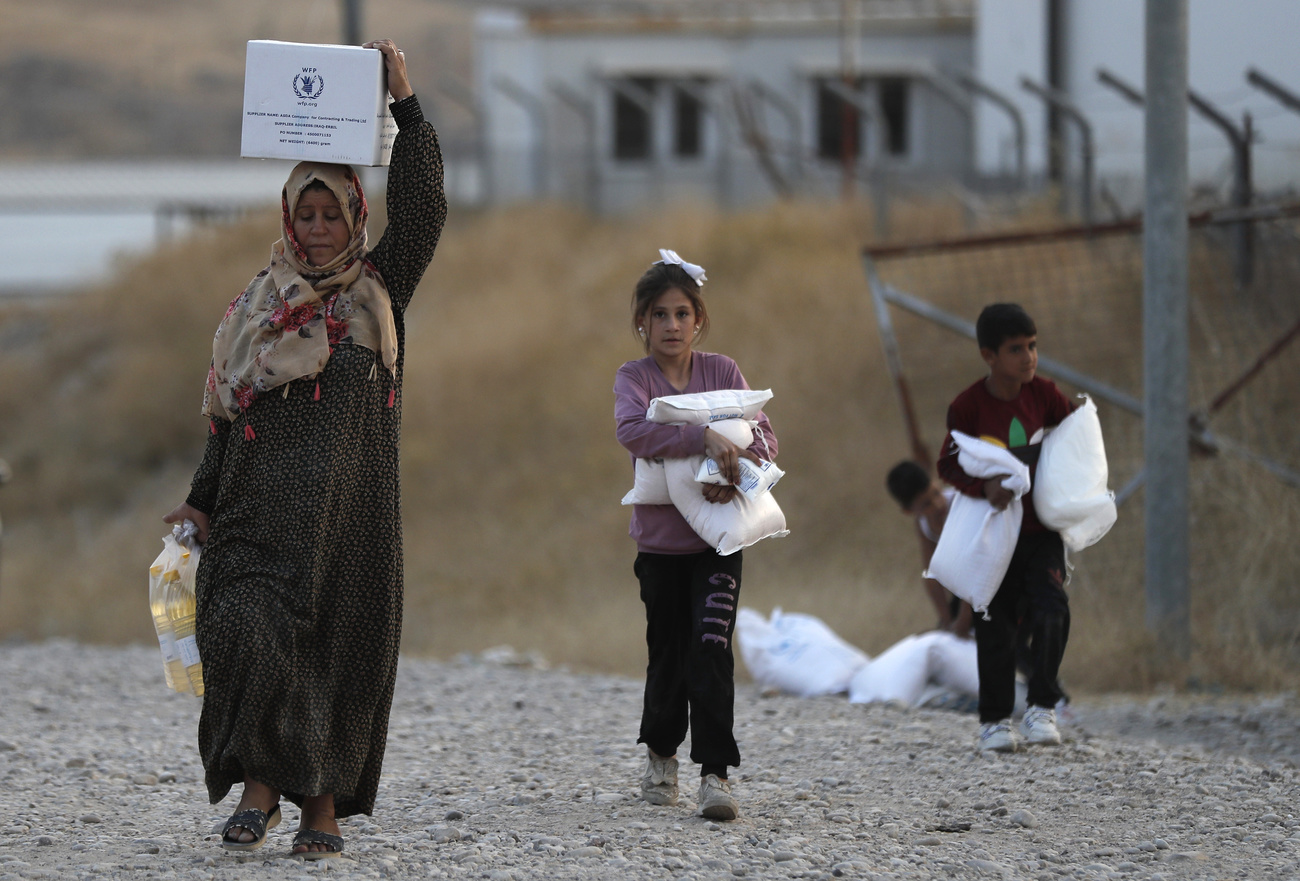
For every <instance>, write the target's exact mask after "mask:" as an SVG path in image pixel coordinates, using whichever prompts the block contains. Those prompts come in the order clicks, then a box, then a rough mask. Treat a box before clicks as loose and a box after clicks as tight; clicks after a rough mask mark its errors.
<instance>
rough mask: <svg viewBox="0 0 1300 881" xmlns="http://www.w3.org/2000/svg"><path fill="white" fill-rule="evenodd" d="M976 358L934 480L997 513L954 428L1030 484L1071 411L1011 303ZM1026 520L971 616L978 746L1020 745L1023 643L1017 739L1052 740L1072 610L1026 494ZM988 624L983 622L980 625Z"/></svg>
mask: <svg viewBox="0 0 1300 881" xmlns="http://www.w3.org/2000/svg"><path fill="white" fill-rule="evenodd" d="M975 335H976V339H977V341H978V342H979V347H980V357H982V358H983V359H984V363H986V364H987V365H988V367H989V373H988V376H986V377H984V378H983V379H981V380H979V381H978V382H976V383H974V384H973V385H971V386H970V387H969V388H967V389H966V390H965V391H963V392H962V393H961V394H959V395H958V396H957V397H956V398H955V399H954V400H953V402H952V404H951V405H950V406H949V407H948V436H947V437H946V438H945V439H944V444H943V452H942V453H941V454H940V456H939V461H938V471H939V475H940V476H941V477H942V478H943V479H944V480H946V481H947V482H948V483H949V484H950V485H951V486H953V487H954V488H955V489H956V490H957V491H958V492H961V493H965V494H966V495H969V496H974V497H976V498H985V499H988V500H989V502H990V503H991V504H992V505H993V507H995V508H997V509H998V510H1002V509H1004V508H1006V506H1007V505H1008V504H1010V502H1011V501H1012V498H1013V495H1012V493H1011V491H1010V490H1007V489H1004V488H1003V487H1002V481H1001V479H1000V478H998V477H994V478H989V479H987V480H982V479H979V478H975V477H971V476H970V475H969V474H967V473H966V472H965V471H963V470H962V468H961V465H960V464H958V461H957V446H956V444H955V443H954V442H953V438H952V432H953V431H960V432H964V433H965V434H968V435H970V436H972V437H977V438H980V439H981V440H985V441H988V442H990V443H994V444H997V445H999V446H1002V447H1005V448H1006V449H1007V450H1009V451H1010V452H1011V453H1012V454H1013V455H1015V456H1016V458H1018V459H1020V460H1021V461H1022V462H1024V463H1025V464H1027V465H1028V466H1029V469H1030V476H1031V479H1032V477H1033V474H1034V470H1035V465H1036V464H1037V462H1038V454H1039V452H1040V451H1041V450H1042V440H1043V433H1044V431H1045V429H1048V428H1051V427H1053V426H1056V425H1059V424H1060V423H1061V420H1063V419H1064V418H1065V417H1066V416H1068V415H1070V412H1071V411H1072V410H1073V409H1074V407H1073V405H1072V404H1071V403H1070V402H1069V401H1068V400H1067V399H1066V397H1065V395H1063V394H1061V391H1060V390H1059V389H1058V388H1057V387H1056V384H1055V383H1053V382H1052V381H1051V380H1047V379H1043V378H1041V377H1039V376H1037V375H1036V373H1037V370H1038V329H1037V327H1036V326H1035V325H1034V321H1033V319H1032V318H1030V317H1029V315H1028V314H1027V313H1026V312H1025V310H1024V309H1022V308H1021V307H1020V306H1018V305H1015V304H1014V303H995V304H994V305H991V306H988V307H986V308H985V309H984V310H983V311H982V312H981V313H980V316H979V319H978V321H977V322H976V324H975ZM1021 502H1022V503H1023V505H1024V519H1023V521H1022V522H1021V525H1020V537H1019V539H1018V540H1017V541H1016V549H1015V553H1014V554H1013V555H1012V558H1011V565H1010V567H1009V568H1008V569H1007V574H1006V577H1004V578H1003V579H1002V584H1001V585H1000V586H999V588H998V592H997V594H996V595H995V596H994V597H993V600H992V602H990V603H989V608H988V615H987V616H982V615H976V616H975V645H976V652H977V656H978V663H979V679H980V698H979V701H980V736H979V748H980V749H981V750H998V751H1001V752H1014V751H1015V750H1016V749H1018V748H1019V740H1018V738H1017V736H1016V731H1015V729H1014V728H1013V727H1012V724H1011V711H1012V708H1013V707H1014V705H1015V677H1016V643H1017V641H1018V638H1019V637H1020V636H1021V635H1022V633H1023V635H1025V636H1027V637H1028V642H1029V652H1030V658H1031V667H1032V671H1033V672H1032V675H1031V676H1030V679H1029V696H1028V709H1027V710H1026V711H1025V715H1024V719H1023V720H1022V723H1021V733H1022V734H1023V735H1024V737H1025V739H1026V740H1027V741H1028V742H1029V743H1036V744H1058V743H1060V742H1061V734H1060V731H1059V730H1058V729H1057V727H1056V709H1055V708H1056V705H1057V702H1058V701H1060V700H1061V698H1062V697H1063V695H1062V693H1061V690H1060V686H1059V684H1058V683H1057V672H1058V671H1059V669H1060V666H1061V658H1062V657H1063V656H1064V654H1065V644H1066V641H1067V639H1068V638H1069V635H1070V604H1069V599H1068V598H1067V597H1066V594H1065V585H1064V582H1065V550H1064V547H1063V545H1062V544H1061V536H1060V535H1059V534H1058V533H1056V532H1052V531H1051V530H1049V529H1048V528H1047V527H1046V526H1044V525H1043V524H1042V523H1040V522H1039V520H1038V516H1037V514H1036V513H1035V512H1034V500H1033V494H1032V493H1027V494H1026V495H1025V496H1023V497H1022V499H1021ZM986 618H987V620H985V619H986Z"/></svg>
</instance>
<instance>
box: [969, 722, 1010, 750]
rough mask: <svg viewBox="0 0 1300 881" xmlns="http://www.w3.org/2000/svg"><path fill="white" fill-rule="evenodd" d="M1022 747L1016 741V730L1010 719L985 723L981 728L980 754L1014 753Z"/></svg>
mask: <svg viewBox="0 0 1300 881" xmlns="http://www.w3.org/2000/svg"><path fill="white" fill-rule="evenodd" d="M1019 747H1020V742H1019V741H1018V740H1017V739H1016V730H1015V729H1014V728H1012V727H1011V720H1010V719H1003V720H1002V721H1001V722H985V723H984V724H983V725H981V726H980V739H979V749H980V752H999V753H1013V752H1015V751H1016V750H1017V749H1019Z"/></svg>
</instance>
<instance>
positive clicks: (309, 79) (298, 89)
mask: <svg viewBox="0 0 1300 881" xmlns="http://www.w3.org/2000/svg"><path fill="white" fill-rule="evenodd" d="M323 91H325V77H323V76H321V75H320V74H319V73H317V72H316V68H314V67H304V68H303V69H302V73H298V74H294V77H293V93H294V94H295V95H297V96H298V97H299V98H308V99H310V98H319V97H320V95H321V92H323Z"/></svg>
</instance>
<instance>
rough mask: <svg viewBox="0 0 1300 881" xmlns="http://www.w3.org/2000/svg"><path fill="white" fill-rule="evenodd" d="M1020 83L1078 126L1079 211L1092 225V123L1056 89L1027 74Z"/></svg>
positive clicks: (1085, 220)
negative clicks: (1079, 166)
mask: <svg viewBox="0 0 1300 881" xmlns="http://www.w3.org/2000/svg"><path fill="white" fill-rule="evenodd" d="M1020 85H1021V87H1022V88H1024V89H1025V91H1027V92H1031V93H1033V94H1035V95H1037V96H1038V97H1039V98H1042V99H1043V100H1044V101H1045V102H1047V104H1048V106H1050V107H1055V108H1056V109H1057V110H1059V111H1061V112H1062V113H1064V114H1065V115H1066V116H1068V117H1070V119H1072V120H1074V123H1075V125H1077V126H1078V127H1079V153H1080V154H1081V155H1080V157H1079V158H1080V161H1081V163H1082V166H1083V167H1082V168H1081V169H1080V172H1081V176H1082V180H1080V182H1079V197H1080V212H1081V213H1082V215H1083V223H1084V225H1085V226H1092V224H1093V213H1092V165H1093V151H1092V124H1091V123H1090V122H1088V117H1086V116H1084V115H1083V111H1081V110H1080V109H1079V108H1078V107H1075V106H1074V104H1073V103H1072V102H1071V101H1070V99H1069V98H1068V97H1066V96H1065V95H1063V94H1062V93H1061V92H1058V91H1057V90H1056V89H1050V88H1048V87H1047V86H1042V85H1039V84H1038V83H1036V82H1034V81H1033V80H1031V79H1030V78H1029V77H1027V76H1022V77H1021V78H1020Z"/></svg>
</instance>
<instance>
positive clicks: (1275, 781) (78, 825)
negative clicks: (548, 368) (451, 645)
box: [0, 641, 1300, 881]
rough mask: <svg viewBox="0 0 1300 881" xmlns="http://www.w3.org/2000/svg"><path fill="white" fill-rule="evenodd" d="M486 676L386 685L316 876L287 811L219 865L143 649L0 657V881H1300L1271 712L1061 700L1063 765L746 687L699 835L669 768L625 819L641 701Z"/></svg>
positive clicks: (199, 796)
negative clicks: (373, 776) (366, 799)
mask: <svg viewBox="0 0 1300 881" xmlns="http://www.w3.org/2000/svg"><path fill="white" fill-rule="evenodd" d="M497 656H500V657H497ZM493 658H495V660H493ZM493 658H488V659H483V658H466V659H462V660H458V661H456V662H451V663H446V662H438V661H432V660H421V659H414V658H404V659H403V660H402V663H401V666H400V669H399V674H398V684H397V692H396V696H395V699H394V706H393V714H392V718H391V721H390V727H389V742H388V753H387V756H386V758H385V763H384V776H383V781H382V783H381V788H380V793H379V800H378V804H377V807H376V813H375V816H373V817H364V816H359V817H349V818H347V819H346V820H344V821H343V823H342V824H341V825H342V830H343V834H344V836H345V838H346V839H347V850H346V852H345V853H344V855H343V856H342V857H341V858H339V859H336V860H327V861H320V862H317V863H308V862H304V861H302V860H301V859H300V858H295V857H291V856H290V855H289V841H290V839H291V837H292V834H293V831H294V829H295V828H296V826H297V819H298V818H297V810H296V809H295V808H293V807H292V806H291V805H289V804H288V803H285V805H284V812H285V820H284V822H283V823H282V824H281V825H280V826H279V827H278V828H276V829H275V830H273V831H272V832H271V833H270V835H269V837H268V840H267V844H266V846H265V847H263V848H262V849H261V850H258V851H255V852H253V853H250V854H232V853H227V852H225V851H223V850H221V848H220V846H219V844H218V842H219V837H220V835H219V830H220V828H221V826H222V824H223V822H224V820H225V818H226V816H227V815H228V814H229V813H230V812H231V811H232V810H233V808H234V804H235V801H236V800H237V794H232V795H231V796H230V797H228V798H227V799H226V800H225V801H224V802H222V803H221V804H219V805H209V804H208V799H207V795H206V791H205V789H204V787H203V769H202V766H201V764H200V762H199V758H198V755H197V753H196V751H195V729H196V726H197V720H198V713H199V707H200V704H199V702H198V701H197V700H195V699H194V698H192V697H188V696H184V695H176V694H171V693H169V692H167V690H166V689H165V688H164V686H163V684H162V672H161V667H160V664H159V661H158V658H157V651H156V649H153V650H151V649H148V648H144V647H133V648H125V649H113V648H93V647H87V646H80V645H76V644H72V643H67V642H58V641H55V642H47V643H42V644H31V645H6V646H3V647H0V695H3V699H2V700H0V738H2V739H0V881H9V879H33V878H77V879H95V881H99V879H119V878H120V879H126V878H136V877H147V876H148V875H150V874H152V875H154V876H157V877H176V878H185V879H195V881H200V879H204V881H205V879H240V878H249V879H253V878H257V879H262V878H265V877H268V876H267V872H268V870H270V871H272V872H273V873H274V874H273V876H272V877H285V878H294V879H297V878H308V879H310V878H315V877H334V876H338V877H348V878H352V877H355V878H358V879H361V878H465V879H484V878H486V879H489V881H493V879H496V881H506V879H509V881H531V879H538V881H540V879H554V878H573V879H608V878H613V877H617V878H619V879H629V881H638V879H645V881H650V879H655V881H660V879H666V878H672V879H683V881H687V879H689V881H712V879H723V878H728V879H730V878H746V879H786V878H790V879H794V878H798V879H830V878H849V879H898V881H902V879H909V881H912V879H919V881H925V879H950V878H1017V879H1018V878H1032V879H1040V878H1041V879H1058V878H1081V879H1102V878H1106V879H1110V878H1123V879H1150V881H1159V879H1175V878H1177V879H1189V878H1191V879H1201V878H1204V879H1209V878H1225V877H1248V878H1289V877H1296V876H1298V875H1300V813H1298V811H1300V808H1297V805H1300V800H1298V798H1297V796H1300V777H1298V776H1297V770H1296V767H1295V764H1294V757H1295V753H1294V749H1295V746H1294V744H1295V737H1294V732H1295V731H1296V730H1297V722H1300V706H1298V705H1297V703H1296V701H1295V700H1294V699H1293V698H1291V697H1289V696H1268V697H1250V696H1244V697H1243V696H1238V697H1232V698H1222V699H1215V700H1213V701H1211V700H1202V701H1200V702H1198V700H1197V699H1196V698H1195V697H1192V698H1187V697H1177V698H1175V697H1173V696H1165V697H1161V698H1154V699H1152V698H1141V699H1136V700H1134V699H1128V700H1124V699H1120V698H1107V699H1105V700H1096V701H1086V700H1081V701H1078V702H1077V703H1076V705H1075V706H1074V707H1073V708H1072V713H1071V714H1070V715H1071V717H1072V718H1071V719H1070V720H1069V721H1068V722H1066V723H1065V724H1064V728H1063V733H1064V735H1065V743H1064V744H1062V745H1061V746H1060V747H1055V748H1034V749H1030V750H1027V751H1024V752H1020V753H1016V754H1010V755H999V756H996V757H989V756H982V755H979V754H978V753H977V752H976V750H975V748H974V742H975V731H976V727H977V726H976V723H975V720H974V717H973V716H969V715H962V714H958V713H953V712H950V711H943V710H909V709H906V708H900V707H897V706H889V705H853V704H849V703H848V702H847V701H846V700H845V699H843V698H842V697H841V698H835V697H827V698H815V699H800V698H793V697H782V696H769V697H764V696H761V695H760V693H759V692H758V690H757V689H755V688H753V687H752V686H746V685H741V686H740V687H739V688H738V690H737V698H736V732H737V736H738V739H739V741H740V744H741V751H742V755H743V757H744V763H743V764H742V765H741V767H740V768H738V769H736V770H734V771H733V772H732V783H733V787H734V792H735V794H736V796H737V798H738V799H739V801H740V805H741V815H740V818H739V819H737V820H736V821H734V822H731V823H717V822H713V821H709V820H705V819H704V818H702V817H700V816H698V815H697V814H696V808H695V805H694V803H693V800H692V797H693V793H694V791H695V788H696V787H694V786H693V785H691V776H692V775H693V774H695V773H698V767H697V766H695V765H693V764H691V763H690V762H689V761H688V760H687V757H688V756H689V742H688V743H687V744H685V745H684V746H683V748H682V753H681V757H682V765H681V773H682V775H683V780H682V784H683V785H682V787H681V788H682V793H683V795H682V799H681V802H680V803H679V805H678V806H676V807H655V806H651V805H648V804H646V803H645V802H643V801H641V800H640V797H639V789H638V785H639V779H640V774H641V770H642V768H641V765H642V763H643V761H644V748H643V747H640V746H638V745H637V744H636V742H635V741H636V732H637V721H638V717H639V714H640V708H641V683H640V682H639V681H637V680H632V679H626V678H621V677H615V676H589V675H577V674H573V673H567V672H563V671H555V670H547V669H545V665H544V664H543V663H540V662H530V663H528V664H521V663H518V656H516V655H513V654H507V653H505V652H504V651H497V652H496V653H495V655H494V656H493ZM1234 731H1239V732H1244V733H1245V735H1248V736H1239V737H1234V736H1233V732H1234ZM1194 735H1195V736H1194Z"/></svg>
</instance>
